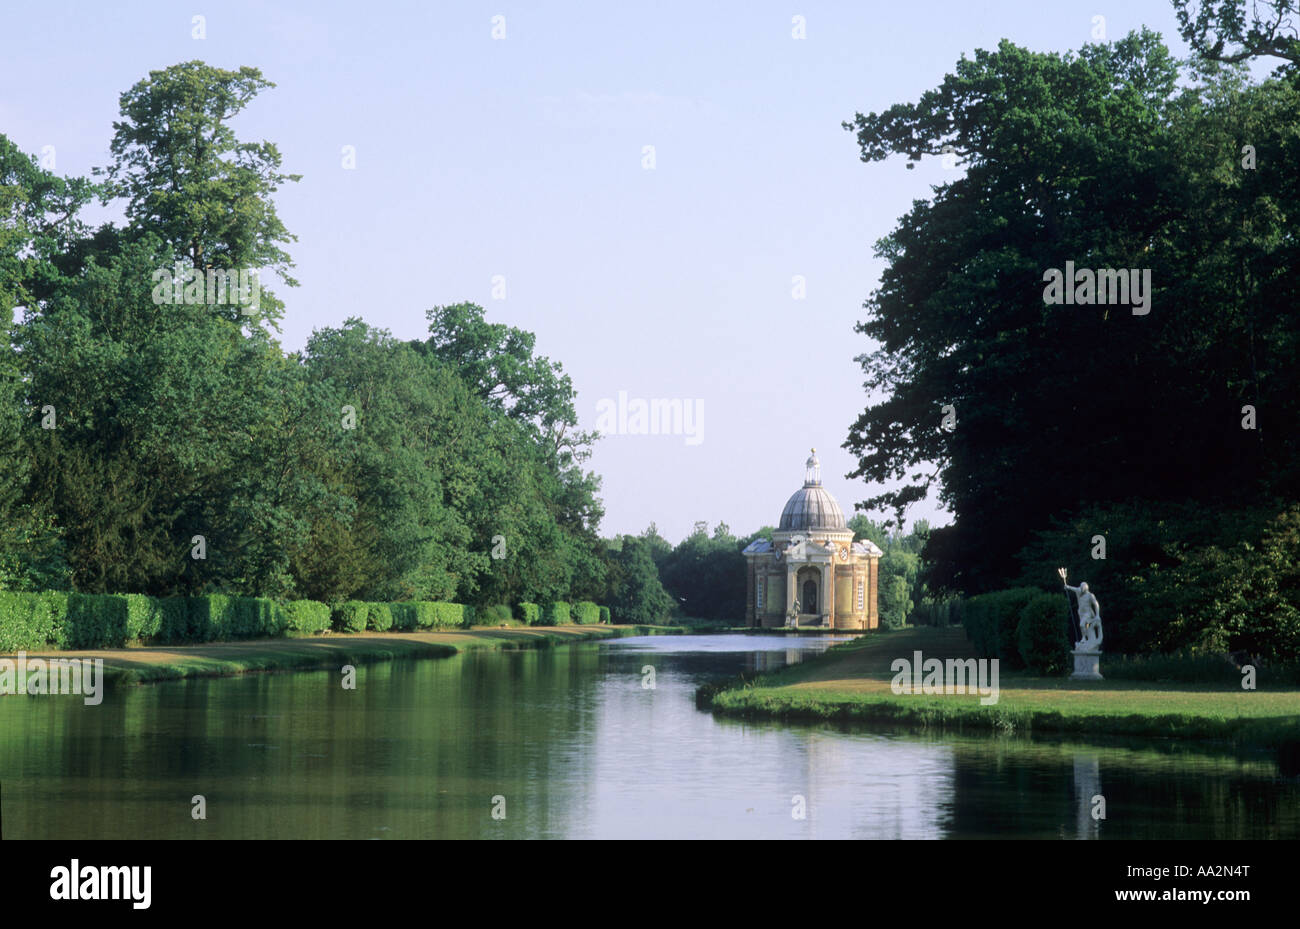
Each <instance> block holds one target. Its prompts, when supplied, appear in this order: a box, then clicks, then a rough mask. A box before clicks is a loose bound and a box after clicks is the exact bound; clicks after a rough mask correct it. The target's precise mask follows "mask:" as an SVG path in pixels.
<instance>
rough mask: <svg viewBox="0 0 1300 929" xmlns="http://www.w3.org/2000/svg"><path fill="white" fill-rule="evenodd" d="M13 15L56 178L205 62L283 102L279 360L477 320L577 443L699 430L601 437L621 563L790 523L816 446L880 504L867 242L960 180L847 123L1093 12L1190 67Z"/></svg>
mask: <svg viewBox="0 0 1300 929" xmlns="http://www.w3.org/2000/svg"><path fill="white" fill-rule="evenodd" d="M7 6H9V9H6V10H5V12H4V15H3V21H4V28H3V33H4V35H5V39H6V41H5V55H4V56H3V59H0V88H3V89H2V90H0V132H4V133H6V134H7V135H9V136H10V138H12V139H13V140H14V141H15V142H16V143H17V144H18V145H19V146H21V147H22V148H23V149H25V150H26V151H29V152H31V153H33V154H39V152H40V151H41V149H42V148H43V147H44V146H46V145H52V146H54V151H55V155H56V158H57V163H56V169H57V170H58V171H59V172H60V173H65V174H89V172H90V169H91V168H92V167H93V166H96V165H104V164H106V163H107V162H108V160H109V154H108V145H109V141H110V138H111V135H112V121H113V119H114V118H115V117H116V116H117V100H118V95H119V94H120V93H121V92H122V91H124V90H126V89H127V88H129V87H130V86H131V85H132V84H134V83H135V82H136V81H138V80H140V79H141V78H143V77H144V76H145V75H146V74H147V73H148V71H149V70H151V69H155V68H162V67H166V66H167V65H170V64H174V63H176V62H179V61H186V60H190V59H193V58H200V59H203V60H204V61H207V62H208V63H210V64H213V65H217V66H220V67H226V68H235V67H238V66H240V65H245V64H247V65H253V66H256V67H258V68H261V69H262V71H263V73H264V74H265V75H266V76H267V78H268V79H270V80H272V81H274V82H276V84H277V85H278V86H277V87H276V88H275V89H274V90H270V91H267V92H266V93H265V94H263V95H262V97H260V98H259V99H258V100H256V101H255V102H254V104H253V105H252V107H251V108H250V109H249V110H248V111H247V112H246V114H245V115H244V116H243V117H241V119H240V121H239V122H238V123H237V124H236V130H237V132H238V133H239V135H240V136H241V137H243V138H249V139H253V138H257V139H260V138H266V139H269V140H271V141H274V142H275V143H277V144H278V145H279V146H280V149H281V151H282V153H283V155H284V166H285V169H286V170H287V171H289V172H292V173H300V174H302V175H303V180H302V182H301V183H299V184H296V185H290V186H289V187H288V188H287V189H285V190H283V191H282V192H281V193H280V195H279V197H278V201H277V202H278V204H279V210H280V215H281V218H282V219H283V220H284V222H285V224H286V225H287V226H288V228H289V229H290V231H292V232H294V233H296V234H297V235H298V242H297V243H295V244H293V245H291V246H290V251H291V253H292V255H293V256H294V259H295V260H296V263H297V268H296V271H295V273H296V275H297V277H298V278H299V280H300V281H301V284H302V286H301V287H299V288H297V289H295V290H286V289H284V288H279V289H278V293H279V294H280V296H281V297H282V298H283V299H285V301H286V303H287V308H286V313H285V319H284V323H283V341H284V344H285V346H286V348H289V349H296V348H300V347H302V345H303V344H304V343H305V341H306V339H307V336H308V335H309V333H310V332H311V330H312V329H313V328H316V327H319V326H332V325H337V324H339V323H340V322H341V321H342V320H343V319H345V318H346V317H348V316H352V315H358V316H361V317H363V318H364V319H366V320H367V321H368V322H370V323H372V324H374V325H378V326H382V327H385V328H387V329H390V330H391V331H392V332H393V333H395V334H396V335H398V336H400V337H403V338H417V337H420V336H422V335H423V333H424V331H425V318H424V314H425V310H426V309H427V308H429V307H431V306H434V305H439V304H447V303H455V302H459V301H462V300H470V301H474V302H477V303H480V304H482V305H483V306H485V307H486V308H487V311H488V316H489V319H492V320H495V321H501V322H506V323H509V324H511V325H515V326H520V327H522V328H525V329H529V330H532V331H534V332H536V333H537V336H538V345H539V349H540V351H541V352H542V353H543V354H546V355H548V356H550V357H551V358H553V359H556V360H559V361H561V362H562V363H563V365H564V367H565V370H566V371H567V372H568V373H569V374H570V375H571V376H572V378H573V381H574V384H575V386H576V387H577V390H578V410H579V414H580V416H581V417H582V420H583V425H584V427H586V428H593V427H594V426H595V422H596V410H597V404H598V403H599V401H600V400H602V399H608V400H615V399H616V398H617V397H618V393H619V391H626V392H627V394H628V396H629V397H631V398H638V397H640V398H656V397H663V398H677V399H682V400H689V401H702V404H703V411H704V415H703V431H702V441H700V442H698V443H697V444H688V443H687V441H686V438H685V437H684V436H664V435H658V436H656V435H647V436H640V435H637V436H633V435H613V436H609V437H607V438H605V439H603V440H602V441H601V442H600V443H599V444H598V446H597V449H596V453H595V455H594V456H593V458H592V460H591V467H592V468H594V470H596V471H597V472H598V473H600V474H601V475H602V476H603V477H604V490H603V498H604V500H605V505H606V517H605V521H604V524H603V526H602V531H603V533H604V534H613V533H616V532H639V531H640V530H641V529H643V528H644V527H645V526H646V525H647V524H648V523H650V522H651V521H652V520H653V521H656V522H657V523H658V526H659V528H660V531H661V532H663V533H664V535H666V536H667V537H668V538H669V539H671V540H673V541H676V540H678V539H679V538H681V537H682V536H683V535H685V534H686V533H687V532H688V531H689V530H690V527H691V524H692V523H693V522H694V521H695V520H700V519H702V520H707V521H708V522H709V523H710V525H712V524H714V523H716V522H718V521H719V520H725V521H726V522H727V523H729V524H730V526H731V528H732V530H733V531H735V532H737V534H743V533H746V532H749V531H752V530H753V529H755V528H757V527H758V526H760V525H762V524H765V523H773V522H775V521H776V518H777V517H778V516H779V514H780V510H781V507H782V505H783V504H784V502H785V500H786V498H787V497H788V496H789V495H790V494H791V493H792V492H793V491H794V490H795V489H797V487H798V486H799V484H800V482H801V481H802V477H803V462H804V458H805V457H806V456H807V453H808V448H809V447H810V446H813V445H815V446H817V449H818V452H819V453H820V455H821V460H822V465H823V468H822V470H823V478H824V480H825V483H826V485H827V488H828V489H829V490H830V491H831V492H832V493H833V494H834V495H835V496H836V498H837V499H838V500H839V502H840V504H841V506H842V507H843V508H844V509H845V512H846V513H848V514H850V515H851V513H852V504H853V503H854V502H855V501H858V500H861V499H863V498H864V497H865V496H867V495H868V494H869V493H871V492H873V489H872V488H868V487H867V486H866V485H864V484H862V483H858V482H850V481H847V480H845V479H844V478H843V475H844V474H846V473H847V472H848V471H849V470H851V468H852V466H853V462H852V458H851V457H850V456H849V454H848V453H847V452H845V451H844V450H843V449H841V448H840V445H841V443H843V441H844V439H845V437H846V435H847V432H848V427H849V425H850V424H851V423H852V422H853V420H854V419H855V418H856V416H857V414H858V413H859V411H860V410H861V409H862V407H863V405H864V394H863V390H862V386H861V381H862V376H861V371H860V369H859V368H858V366H857V365H856V364H854V362H853V356H854V355H856V354H858V353H860V352H862V351H864V350H867V349H868V347H869V346H868V344H867V342H866V340H864V339H863V338H862V337H861V336H858V335H856V334H855V333H854V332H853V326H854V323H855V322H856V321H857V320H858V319H860V318H861V317H862V315H863V314H862V310H861V305H862V302H863V300H865V299H866V297H867V296H868V294H869V293H870V291H871V290H872V288H873V287H874V286H875V283H876V280H877V277H878V275H879V273H880V270H881V265H880V263H879V262H878V261H877V260H876V259H875V258H874V257H873V255H872V245H873V243H874V242H875V241H876V240H877V239H878V238H880V237H881V236H883V235H885V234H886V233H888V232H889V231H890V229H891V228H892V227H893V224H894V222H895V220H896V218H897V217H898V216H900V215H901V214H902V213H904V212H905V211H906V210H907V209H908V207H909V205H910V203H911V202H912V200H914V199H917V198H922V197H926V196H928V195H929V191H930V185H932V184H937V183H941V182H942V181H943V180H944V178H945V172H944V171H943V170H942V168H941V167H940V165H939V164H938V163H937V161H935V162H933V163H926V164H923V165H921V166H919V167H918V168H917V169H916V170H914V171H906V170H904V167H903V162H902V160H901V159H899V160H894V161H891V162H887V163H882V164H873V165H865V164H862V163H861V162H860V161H859V160H858V157H857V149H856V146H855V144H854V140H853V136H852V135H851V134H850V133H848V132H845V131H844V130H843V129H842V128H841V127H840V123H841V122H842V121H844V120H847V119H851V118H852V116H853V114H854V113H855V112H856V111H859V110H861V111H863V112H867V111H872V110H876V111H879V110H882V109H884V108H886V107H888V106H889V105H891V104H893V103H896V102H902V101H908V100H914V99H915V98H916V97H917V96H918V95H919V94H920V93H921V92H923V91H924V90H926V89H928V88H930V87H933V86H935V85H936V84H937V83H938V82H939V81H940V80H942V78H943V75H944V74H945V73H947V72H949V71H950V70H951V69H952V67H953V64H954V63H955V62H956V60H957V59H958V57H959V56H960V55H961V54H962V53H963V52H964V53H967V54H970V53H971V52H973V50H974V49H976V48H992V47H994V46H995V45H996V44H997V42H998V41H999V40H1000V39H1002V38H1004V37H1005V38H1009V39H1011V40H1012V41H1015V42H1017V43H1018V44H1022V45H1026V46H1028V47H1030V48H1033V49H1037V50H1056V51H1064V50H1067V49H1072V48H1077V47H1078V46H1079V45H1081V44H1083V43H1085V42H1088V41H1090V40H1091V32H1092V29H1093V17H1094V16H1096V15H1102V16H1105V18H1106V30H1107V35H1108V36H1109V37H1111V38H1115V37H1118V36H1120V35H1122V34H1124V33H1126V32H1128V31H1129V30H1130V29H1133V28H1136V27H1138V26H1140V25H1143V24H1145V25H1148V26H1150V27H1152V28H1154V29H1156V30H1158V31H1159V32H1161V33H1163V34H1164V35H1165V37H1166V41H1167V42H1169V44H1170V45H1171V47H1172V48H1173V49H1174V50H1175V53H1176V54H1182V53H1183V52H1184V48H1183V45H1182V43H1181V41H1180V40H1178V38H1177V36H1176V32H1175V28H1174V16H1173V11H1172V8H1171V6H1170V4H1169V2H1168V0H1130V2H1125V3H1122V4H1120V3H1109V4H1105V3H1098V2H1095V0H1089V2H1077V0H1061V2H1041V0H1040V2H1033V0H1022V2H988V3H979V2H965V0H945V2H939V3H931V4H902V3H890V4H883V3H870V4H865V3H847V2H846V3H806V2H802V0H800V2H785V3H768V2H743V3H728V4H707V5H705V4H700V3H698V2H694V3H663V2H656V3H645V4H626V3H608V4H601V5H596V4H573V3H535V4H520V3H497V2H492V3H455V4H427V3H396V2H382V0H375V2H371V3H351V2H349V3H338V2H310V3H307V2H303V3H289V2H260V0H245V2H229V3H218V2H211V0H200V2H191V3H181V4H178V3H166V2H135V0H124V2H122V3H117V4H103V5H101V4H94V3H77V4H68V3H60V2H58V0H51V2H48V3H40V4H21V5H19V4H7ZM702 6H707V8H706V9H700V7H702ZM592 7H596V8H595V9H592ZM196 14H201V15H203V16H204V17H206V30H207V37H206V38H205V39H202V40H196V39H194V38H192V37H191V31H192V28H193V27H192V24H191V17H192V16H194V15H196ZM496 15H501V16H504V17H505V29H506V38H505V39H504V40H494V39H493V38H492V36H491V33H492V17H493V16H496ZM795 15H801V16H803V17H804V19H805V22H806V31H807V38H806V39H804V40H795V39H793V38H792V37H791V29H792V17H794V16H795ZM345 145H353V146H355V147H356V159H357V166H356V169H355V170H344V169H343V168H342V167H341V154H340V150H341V149H342V147H343V146H345ZM647 145H652V146H654V150H655V162H656V166H655V169H654V170H645V169H644V168H643V167H642V161H643V154H642V153H643V147H644V146H647ZM494 275H502V276H504V278H505V287H506V298H505V299H504V300H496V299H493V296H492V279H493V276H494ZM794 275H803V276H804V278H805V280H806V288H807V297H806V299H804V300H802V301H797V300H794V299H793V298H792V296H791V286H792V285H791V279H792V277H793V276H794ZM913 516H929V517H930V518H932V519H933V520H935V521H936V522H946V521H947V517H946V516H945V515H944V514H942V513H936V512H935V511H934V509H933V507H929V506H922V507H918V508H915V510H914V512H913Z"/></svg>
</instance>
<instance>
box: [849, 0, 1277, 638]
mask: <svg viewBox="0 0 1300 929" xmlns="http://www.w3.org/2000/svg"><path fill="white" fill-rule="evenodd" d="M1282 5H1285V4H1280V3H1275V4H1273V6H1274V7H1275V8H1279V9H1280V6H1282ZM1178 6H1179V8H1180V10H1183V11H1185V12H1189V18H1187V19H1186V20H1185V26H1186V29H1185V31H1186V32H1187V34H1188V36H1189V37H1190V38H1192V39H1198V38H1199V40H1201V45H1200V46H1199V50H1200V51H1202V52H1204V53H1206V55H1207V59H1206V60H1198V61H1194V62H1191V63H1188V64H1186V65H1181V64H1180V63H1178V62H1176V61H1175V60H1174V59H1173V58H1171V56H1170V54H1169V52H1168V50H1167V49H1166V48H1165V46H1164V45H1163V43H1162V42H1161V41H1160V39H1159V37H1157V36H1156V35H1154V34H1153V33H1151V32H1149V31H1145V30H1144V31H1141V32H1137V33H1133V34H1130V35H1129V36H1127V37H1125V38H1123V39H1121V40H1119V41H1116V42H1113V43H1108V44H1097V45H1089V46H1085V47H1084V48H1083V49H1081V50H1080V51H1079V52H1077V53H1073V54H1064V55H1062V54H1053V53H1039V52H1031V51H1028V50H1026V49H1024V48H1020V47H1017V46H1015V45H1013V44H1012V43H1010V42H1007V41H1003V42H1002V43H1001V44H1000V45H999V46H998V47H997V48H996V49H995V50H992V51H983V50H982V51H978V52H977V53H976V54H975V55H974V57H973V58H969V59H968V58H963V59H962V60H961V61H960V62H958V64H957V66H956V69H955V70H954V72H953V73H952V74H950V75H948V76H947V77H945V78H944V80H943V81H942V83H941V84H940V85H939V86H938V87H937V88H935V89H933V90H930V91H927V92H925V93H924V94H922V95H921V97H920V99H919V100H918V101H917V102H915V103H906V104H899V105H896V106H893V107H890V108H889V109H888V110H886V111H885V112H883V113H872V114H867V115H863V114H858V115H857V116H856V117H855V119H854V120H853V122H852V124H846V128H848V129H852V130H853V131H855V132H856V136H857V142H858V147H859V150H860V153H861V157H862V159H863V160H864V161H880V160H884V159H886V158H888V157H890V156H893V155H902V156H905V158H906V159H908V160H909V161H912V162H914V161H919V160H920V159H922V158H923V157H926V156H940V157H944V156H947V157H949V158H951V159H954V160H955V161H956V162H957V166H958V167H959V168H960V169H961V170H959V171H955V172H953V174H952V179H951V180H950V181H948V182H947V183H944V184H942V185H939V186H937V187H936V188H935V189H934V194H933V196H932V197H931V198H930V199H928V200H923V201H917V202H916V203H915V204H914V206H913V208H912V210H911V211H910V212H909V213H908V214H907V215H906V216H904V217H903V218H902V219H901V220H900V222H899V225H898V226H897V228H896V229H895V230H894V231H893V233H891V234H890V235H889V236H888V237H887V238H885V239H884V240H882V241H881V242H880V243H879V246H878V254H879V255H880V256H881V257H882V258H884V259H885V260H886V262H887V268H886V270H885V272H884V274H883V276H882V280H881V285H880V287H879V289H878V290H877V291H875V292H874V293H873V294H872V295H871V297H870V299H869V301H868V302H867V304H866V308H867V311H868V316H867V318H866V319H865V320H864V321H863V322H862V323H860V324H859V327H858V329H859V331H860V332H862V333H863V334H865V335H867V336H869V337H871V338H872V339H873V340H874V341H875V343H876V347H875V348H874V349H873V350H872V351H870V352H868V353H867V354H865V355H863V356H861V357H860V358H859V361H860V362H861V364H862V367H863V370H864V372H865V373H866V375H867V384H866V386H867V388H868V391H869V395H870V400H869V404H868V406H867V407H866V409H865V410H864V412H863V413H862V415H861V416H860V417H859V418H858V420H857V421H856V422H855V423H854V424H853V426H852V428H851V431H850V434H849V438H848V442H847V443H846V445H847V447H848V448H850V449H851V450H852V451H853V452H854V453H855V454H857V455H858V466H857V469H856V472H855V474H856V475H857V476H859V477H863V478H866V479H868V480H872V481H878V482H881V483H884V484H886V485H887V486H888V487H889V488H890V489H889V490H887V491H886V492H884V493H881V494H879V495H876V496H874V497H872V498H871V499H870V500H867V501H865V504H866V506H867V507H869V508H873V509H874V508H879V509H885V510H892V511H893V514H894V517H895V518H896V519H901V518H902V515H903V513H904V511H905V509H906V507H907V506H908V505H909V504H910V503H912V502H914V501H916V500H918V499H921V498H922V497H924V496H925V495H926V494H927V493H928V492H929V491H930V490H932V489H935V490H937V491H938V496H939V499H940V501H941V502H942V503H943V504H944V505H945V506H946V507H947V508H948V509H949V510H950V511H951V512H952V513H953V516H954V521H953V523H952V525H950V526H945V527H942V528H939V529H935V530H934V531H933V533H932V534H931V536H930V541H929V544H928V546H927V547H926V549H925V552H924V554H925V557H926V559H927V561H928V562H929V567H928V569H927V571H926V575H927V576H926V581H927V582H928V584H929V585H930V586H931V587H932V588H933V589H935V590H952V591H961V592H964V593H966V594H978V593H981V592H985V591H992V590H997V589H1000V588H1004V587H1007V586H1009V585H1011V584H1016V583H1021V584H1030V585H1034V586H1037V587H1042V586H1050V585H1052V584H1053V583H1055V581H1056V578H1055V569H1056V567H1057V566H1060V565H1064V566H1067V567H1069V568H1070V569H1071V577H1072V578H1073V579H1076V580H1077V579H1082V578H1084V577H1086V578H1087V579H1088V580H1089V581H1090V584H1091V586H1092V587H1093V589H1094V590H1095V591H1096V592H1097V594H1098V596H1099V598H1100V599H1101V601H1102V603H1103V606H1104V609H1105V622H1106V634H1107V644H1108V647H1109V646H1110V645H1111V643H1112V642H1113V643H1114V645H1115V647H1117V648H1123V649H1127V650H1135V651H1138V650H1148V649H1162V650H1171V649H1176V648H1179V647H1203V648H1214V649H1229V648H1243V647H1250V648H1259V649H1261V650H1266V651H1270V652H1272V653H1275V654H1277V655H1279V656H1288V655H1289V656H1291V657H1295V656H1296V655H1297V654H1298V652H1297V646H1298V645H1300V640H1298V639H1297V634H1296V627H1295V621H1296V620H1295V617H1296V615H1297V608H1300V590H1298V589H1297V587H1296V586H1295V584H1294V577H1293V575H1294V569H1292V568H1291V567H1290V565H1291V564H1293V563H1294V562H1288V560H1287V559H1288V558H1289V557H1290V556H1289V551H1290V549H1289V546H1290V545H1292V544H1293V543H1292V541H1291V540H1292V539H1293V531H1292V530H1291V529H1289V528H1288V526H1289V525H1290V523H1289V518H1290V517H1288V515H1287V514H1289V513H1290V512H1291V510H1290V509H1289V502H1290V501H1295V500H1296V499H1297V498H1300V436H1298V435H1297V432H1296V430H1295V423H1296V422H1297V418H1298V417H1300V367H1297V365H1296V363H1295V361H1296V358H1297V357H1298V356H1300V327H1297V326H1296V325H1295V322H1294V308H1295V306H1296V305H1297V300H1298V298H1300V292H1298V291H1297V281H1300V273H1297V259H1298V258H1300V255H1298V254H1297V248H1298V247H1300V241H1298V240H1297V238H1296V236H1295V233H1294V223H1295V220H1296V217H1297V216H1300V183H1298V180H1297V179H1298V178H1300V175H1298V174H1297V173H1296V171H1295V169H1294V165H1295V164H1296V160H1297V157H1300V116H1298V115H1297V114H1298V113H1300V106H1297V104H1300V74H1298V73H1297V72H1296V70H1295V69H1294V68H1293V67H1291V66H1290V65H1291V64H1292V63H1293V62H1294V61H1295V60H1296V59H1295V57H1294V51H1295V49H1296V47H1297V46H1296V44H1295V41H1294V35H1293V34H1291V35H1290V36H1289V37H1287V36H1282V37H1279V36H1277V35H1274V34H1272V33H1270V32H1269V28H1270V26H1269V23H1271V22H1272V20H1271V19H1269V18H1268V17H1264V19H1263V20H1260V19H1258V17H1257V19H1256V20H1255V21H1253V22H1254V25H1252V24H1251V21H1248V20H1249V17H1247V18H1246V19H1245V20H1243V19H1242V18H1241V16H1240V15H1239V14H1240V13H1241V10H1240V9H1239V7H1240V5H1239V4H1234V3H1232V2H1227V3H1214V4H1209V3H1202V4H1188V3H1179V4H1178ZM1260 6H1261V9H1262V8H1263V7H1266V6H1268V5H1267V4H1262V5H1260ZM1234 11H1235V12H1234ZM1291 33H1294V29H1292V30H1291ZM1225 43H1226V44H1225ZM1194 46H1195V42H1194ZM1243 49H1244V50H1245V51H1246V52H1247V54H1245V55H1244V56H1242V58H1243V59H1244V58H1246V57H1250V55H1251V54H1260V53H1264V54H1272V55H1275V56H1276V57H1278V58H1280V59H1283V60H1284V62H1285V63H1286V66H1284V67H1282V68H1281V69H1279V71H1277V72H1276V73H1275V74H1274V75H1273V76H1272V77H1270V78H1268V79H1266V80H1263V81H1259V82H1255V83H1252V82H1251V81H1250V79H1249V77H1248V75H1247V74H1246V72H1245V71H1244V70H1243V66H1238V65H1232V64H1225V63H1223V62H1225V61H1229V60H1234V59H1236V58H1237V57H1238V55H1239V53H1241V52H1242V50H1243ZM1252 49H1253V51H1252ZM1214 57H1217V58H1219V59H1220V61H1218V62H1216V61H1211V60H1208V59H1209V58H1214ZM909 166H910V165H909ZM1067 262H1073V263H1074V266H1075V267H1076V268H1087V269H1108V268H1114V269H1138V270H1139V271H1141V272H1143V273H1145V272H1148V271H1149V273H1150V282H1151V286H1150V291H1149V293H1148V297H1149V306H1147V307H1146V308H1145V309H1146V311H1145V312H1142V310H1143V307H1141V306H1138V303H1139V301H1138V300H1136V299H1131V300H1130V302H1129V303H1127V304H1120V305H1115V304H1113V303H1112V304H1108V303H1075V304H1073V305H1057V304H1053V303H1050V302H1048V301H1047V300H1045V285H1044V281H1045V279H1046V278H1045V275H1046V274H1047V273H1048V272H1049V271H1050V270H1051V269H1063V268H1065V267H1066V263H1067ZM1135 309H1137V310H1139V312H1134V310H1135ZM1197 512H1199V513H1201V514H1202V515H1201V518H1199V519H1190V518H1186V517H1187V516H1188V514H1195V513H1197ZM1208 513H1213V514H1214V516H1213V518H1211V517H1210V516H1209V515H1206V514H1208ZM1096 536H1103V537H1104V542H1105V546H1106V550H1105V552H1104V558H1103V557H1101V555H1100V554H1098V549H1097V543H1096V541H1095V537H1096ZM1265 553H1268V554H1265ZM1112 636H1113V638H1112Z"/></svg>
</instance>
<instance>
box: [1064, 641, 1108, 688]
mask: <svg viewBox="0 0 1300 929" xmlns="http://www.w3.org/2000/svg"><path fill="white" fill-rule="evenodd" d="M1070 654H1071V655H1073V656H1074V673H1073V674H1071V675H1070V680H1072V681H1104V680H1105V678H1104V677H1102V676H1101V652H1096V651H1088V650H1087V649H1081V648H1076V649H1073V650H1072V651H1071V652H1070Z"/></svg>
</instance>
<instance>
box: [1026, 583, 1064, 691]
mask: <svg viewBox="0 0 1300 929" xmlns="http://www.w3.org/2000/svg"><path fill="white" fill-rule="evenodd" d="M1062 599H1063V598H1061V597H1057V596H1053V595H1052V594H1047V593H1041V592H1040V593H1039V594H1038V595H1037V596H1035V597H1033V598H1032V599H1031V600H1030V601H1029V602H1028V603H1026V604H1025V605H1024V606H1023V607H1021V610H1020V622H1019V624H1018V625H1017V626H1016V642H1017V644H1018V646H1019V649H1020V657H1021V659H1023V660H1024V662H1025V665H1026V666H1027V667H1028V668H1029V669H1030V670H1031V671H1034V672H1036V673H1038V674H1044V675H1046V674H1060V673H1061V672H1063V671H1065V670H1066V669H1067V668H1068V667H1069V666H1070V648H1071V646H1072V645H1073V644H1074V643H1072V642H1070V641H1069V635H1068V634H1067V633H1066V630H1065V617H1064V615H1063V613H1064V611H1065V606H1064V604H1062V603H1061V600H1062Z"/></svg>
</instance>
